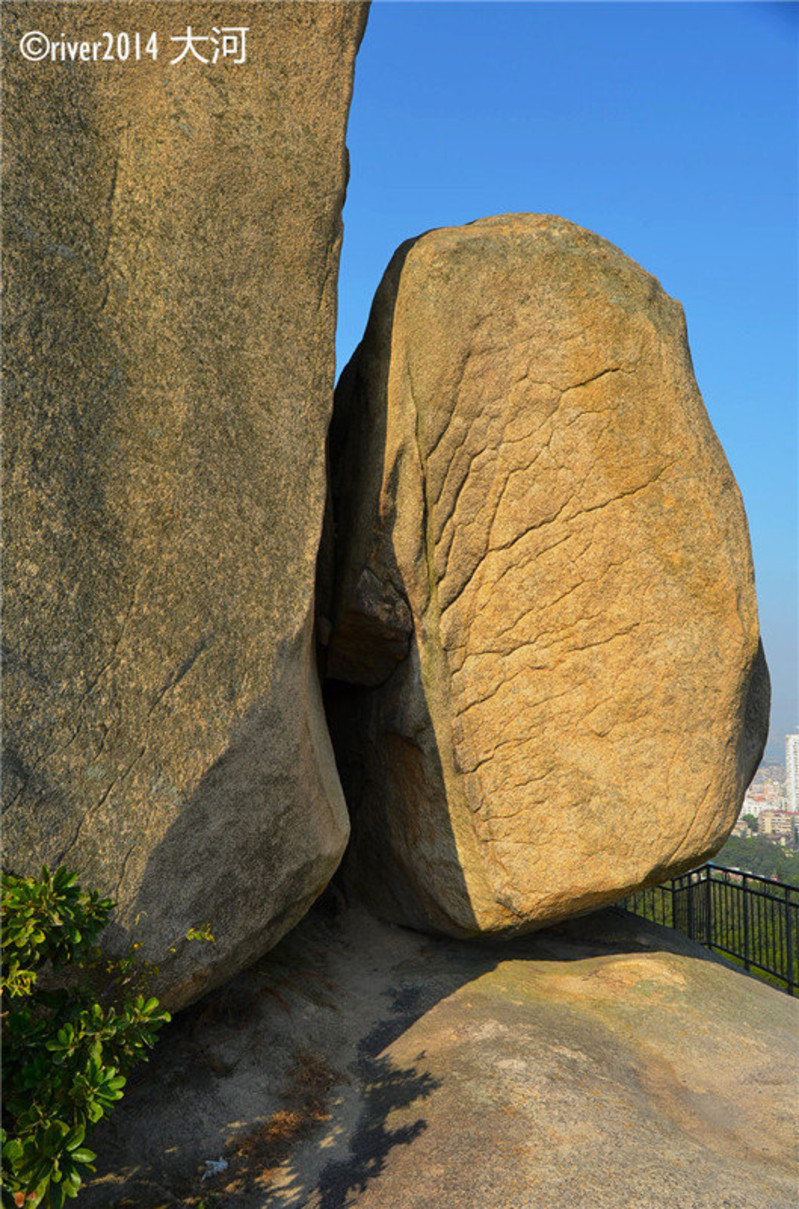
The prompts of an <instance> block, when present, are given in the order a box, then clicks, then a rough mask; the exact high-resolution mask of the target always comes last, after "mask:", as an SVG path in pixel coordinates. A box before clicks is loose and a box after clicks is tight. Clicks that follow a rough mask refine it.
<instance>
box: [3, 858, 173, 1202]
mask: <svg viewBox="0 0 799 1209" xmlns="http://www.w3.org/2000/svg"><path fill="white" fill-rule="evenodd" d="M113 907H114V904H113V902H112V901H111V900H110V899H108V898H102V897H101V896H100V895H99V894H98V893H97V892H96V891H94V890H83V889H81V887H80V886H78V884H77V877H76V875H75V874H74V873H69V872H67V870H66V869H63V868H62V869H58V870H57V871H56V872H55V873H52V874H51V873H50V871H49V870H48V869H47V868H44V869H42V872H41V876H40V877H38V878H32V877H17V876H15V875H14V874H11V873H5V872H4V873H3V878H2V920H3V940H2V950H3V974H2V980H1V983H0V985H1V986H2V1034H3V1067H4V1074H3V1091H4V1095H3V1112H2V1204H3V1209H10V1207H12V1206H13V1207H20V1206H29V1207H30V1209H35V1207H36V1206H39V1205H41V1206H43V1207H44V1209H61V1206H62V1205H63V1204H64V1201H65V1199H67V1198H71V1197H75V1196H76V1195H77V1193H78V1189H79V1188H80V1186H81V1183H82V1180H83V1177H84V1175H85V1173H86V1172H87V1171H93V1170H94V1168H93V1166H92V1162H93V1160H94V1158H95V1155H94V1153H93V1152H92V1151H91V1150H89V1149H88V1148H87V1147H86V1146H85V1145H84V1139H85V1137H86V1133H87V1131H88V1130H89V1129H90V1128H91V1127H92V1126H93V1125H96V1124H97V1122H98V1121H100V1120H101V1119H102V1118H103V1117H104V1116H106V1115H107V1114H108V1113H109V1112H110V1111H111V1109H112V1108H113V1107H114V1104H115V1103H116V1101H117V1100H119V1099H120V1098H121V1096H122V1089H123V1087H124V1086H125V1082H126V1078H127V1075H128V1073H129V1072H130V1070H131V1069H132V1067H133V1066H135V1065H136V1063H137V1062H140V1061H141V1060H142V1059H145V1058H146V1057H147V1051H148V1050H149V1049H150V1048H152V1046H153V1045H154V1044H155V1039H156V1034H157V1032H158V1029H159V1028H160V1027H161V1026H162V1025H163V1024H164V1023H165V1022H166V1021H168V1020H169V1014H168V1012H165V1011H162V1010H159V1003H158V1000H157V999H155V998H153V997H151V996H150V997H148V996H147V995H146V993H141V990H142V984H143V983H146V981H147V978H148V968H147V967H146V966H143V965H142V964H141V963H137V962H136V961H135V954H134V952H133V950H131V951H130V953H129V954H128V955H127V956H126V957H124V958H121V959H119V960H108V959H106V958H104V957H103V956H102V954H101V952H100V949H99V947H98V945H97V940H98V937H99V935H100V933H101V932H102V930H103V929H104V928H105V926H106V924H107V923H108V922H109V919H110V916H111V912H112V910H113ZM134 948H135V946H134ZM149 972H151V971H149Z"/></svg>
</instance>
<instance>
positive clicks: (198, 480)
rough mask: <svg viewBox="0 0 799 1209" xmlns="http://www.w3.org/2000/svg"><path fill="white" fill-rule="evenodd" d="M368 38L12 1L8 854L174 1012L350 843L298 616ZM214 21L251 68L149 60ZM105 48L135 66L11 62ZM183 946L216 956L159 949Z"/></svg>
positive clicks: (304, 597) (282, 17) (333, 25)
mask: <svg viewBox="0 0 799 1209" xmlns="http://www.w3.org/2000/svg"><path fill="white" fill-rule="evenodd" d="M365 17H366V8H365V6H364V5H361V4H355V3H351V4H343V3H342V4H338V3H330V4H312V3H307V4H306V3H296V4H282V3H278V4H270V3H265V4H252V3H247V4H237V3H235V0H234V2H233V3H231V4H229V5H227V6H226V7H225V8H224V11H223V10H222V9H219V8H218V7H217V6H214V5H211V6H209V5H208V4H203V3H197V4H193V3H183V4H181V5H179V6H174V5H164V4H158V3H137V4H129V5H125V4H104V3H92V4H88V3H70V4H46V5H41V4H35V3H34V4H18V3H13V2H11V3H8V4H4V6H3V32H4V38H5V39H6V41H7V45H8V47H9V50H8V54H7V55H6V61H5V93H4V108H5V118H6V124H5V154H4V179H5V184H4V222H5V245H4V246H5V279H6V300H5V331H6V406H5V417H4V425H5V448H4V458H5V462H4V475H5V505H6V507H5V517H6V519H5V543H6V554H5V562H4V577H5V591H4V639H5V644H6V653H5V664H4V672H5V677H4V688H5V700H4V720H5V742H6V754H5V762H4V773H5V776H4V783H5V784H4V787H5V792H6V813H5V820H4V822H5V844H6V859H7V861H8V862H9V864H10V865H11V866H13V867H15V868H16V869H17V870H18V871H20V872H30V871H33V870H36V869H37V868H38V866H40V865H41V863H42V862H47V863H49V864H50V865H57V864H60V863H62V862H63V863H66V864H67V865H69V866H70V867H71V868H74V869H76V870H77V871H78V872H79V873H80V875H81V878H82V880H83V881H85V882H86V883H87V884H90V885H96V886H98V887H100V888H102V889H103V890H104V891H106V892H109V893H111V894H112V895H113V896H114V897H115V898H116V899H117V900H118V901H119V903H120V911H119V913H118V920H119V923H120V924H121V925H122V927H123V929H124V928H127V926H128V925H129V924H130V923H131V921H132V920H133V919H134V918H137V917H138V918H139V925H138V935H139V937H140V939H141V940H142V941H143V942H144V951H145V953H146V955H147V956H148V957H150V958H151V959H153V960H156V961H159V962H161V964H162V975H163V977H162V982H161V986H162V987H169V988H171V992H170V1002H171V1003H173V1004H174V1003H177V1002H185V1001H186V1000H187V999H190V998H192V997H193V996H196V995H197V994H199V993H200V992H201V991H202V990H203V989H204V988H205V987H207V986H209V985H211V984H212V983H213V982H215V981H218V980H220V979H221V978H223V977H225V976H227V975H229V974H231V973H233V972H235V971H236V970H238V969H240V968H241V967H242V966H243V965H245V964H246V963H247V962H248V961H249V960H251V959H253V958H254V957H256V956H257V955H258V954H259V953H261V952H262V951H263V950H264V949H265V948H266V947H267V946H268V945H269V944H271V943H274V942H275V941H276V940H277V939H278V938H279V937H280V936H281V935H282V934H283V933H284V932H285V931H286V930H287V929H288V928H289V927H290V926H291V924H292V923H294V922H295V921H296V920H297V919H298V918H299V917H300V916H301V915H302V913H303V912H304V911H305V910H306V909H307V907H308V905H309V904H310V902H311V901H312V900H313V899H314V897H315V896H316V895H317V894H318V893H319V892H320V891H321V890H322V888H323V887H324V886H325V884H326V882H327V880H328V878H329V877H330V875H331V873H332V871H333V870H334V869H335V867H336V865H337V863H338V861H339V859H340V856H341V852H342V850H343V848H344V845H345V843H346V839H347V834H348V822H347V818H346V810H345V806H344V801H343V798H342V795H341V788H340V785H339V781H338V777H337V774H336V769H335V764H334V760H333V756H332V751H331V748H330V743H329V738H328V734H327V728H326V725H325V720H324V714H323V711H322V707H321V699H320V694H319V688H318V682H317V676H316V670H315V666H314V662H313V656H312V649H311V625H312V616H311V614H312V599H313V591H314V574H315V561H316V555H317V548H318V543H319V534H320V530H321V523H322V512H323V506H324V498H325V475H324V442H325V433H326V430H327V426H328V422H329V419H330V413H331V408H332V388H333V373H334V353H333V339H334V328H335V307H336V278H337V269H338V258H339V247H340V240H341V229H342V228H341V208H342V204H343V200H344V191H345V184H346V175H347V157H346V149H345V145H344V135H345V125H346V119H347V112H348V107H349V103H350V97H351V91H352V78H353V67H354V60H355V53H356V50H357V47H358V43H359V40H360V37H361V34H362V31H363V27H364V22H365ZM214 24H216V25H218V26H222V25H225V26H232V27H237V26H244V27H248V33H247V35H246V36H247V61H246V62H245V63H242V64H235V63H234V62H233V61H232V58H231V57H227V58H223V59H220V61H219V62H218V63H216V64H210V65H205V64H202V63H200V62H197V61H196V60H195V58H194V56H193V55H192V54H189V55H188V56H187V57H186V58H185V59H184V61H183V62H181V63H178V64H174V65H170V60H171V59H173V58H175V57H176V56H177V55H178V54H179V53H180V51H181V50H182V49H183V46H182V44H181V43H177V44H176V43H174V42H170V38H171V37H172V36H183V38H184V39H185V35H186V30H187V27H188V26H189V25H191V26H192V28H193V30H194V33H195V34H199V35H203V36H206V35H208V34H210V33H211V26H213V25H214ZM126 28H127V29H129V30H130V31H131V33H132V32H133V31H134V29H138V30H147V31H149V30H155V31H156V32H157V33H158V36H159V55H158V61H157V62H152V61H151V60H150V58H149V57H147V55H145V56H144V57H143V59H142V61H140V62H138V63H133V62H128V63H119V62H116V63H106V62H102V61H100V62H89V63H80V62H78V63H66V64H63V63H60V62H56V63H51V62H37V63H26V62H25V61H24V60H23V58H22V56H21V55H20V54H19V53H17V50H16V47H17V43H18V40H19V37H20V35H21V33H22V32H24V31H26V30H31V29H42V30H43V31H44V32H45V33H48V34H49V35H50V36H51V37H54V38H55V39H56V40H58V39H60V37H61V34H62V32H64V33H66V34H67V36H68V38H69V39H70V40H72V39H74V40H79V39H89V40H90V39H92V38H100V37H101V36H102V31H103V30H106V29H108V30H114V31H118V30H124V29H126ZM198 46H199V49H200V53H206V54H208V53H210V51H211V49H212V48H211V44H210V43H208V42H204V43H198ZM203 920H208V921H210V923H211V925H212V927H213V931H214V933H215V935H216V938H217V943H216V945H215V946H198V945H193V946H192V945H186V944H184V943H181V942H180V938H181V937H182V936H183V935H184V933H185V931H186V929H187V928H188V927H189V926H190V925H192V924H196V923H198V922H200V921H203ZM120 939H122V937H121V936H120ZM172 945H177V952H174V953H170V951H169V950H170V946H172Z"/></svg>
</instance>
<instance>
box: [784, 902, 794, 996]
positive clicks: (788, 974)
mask: <svg viewBox="0 0 799 1209" xmlns="http://www.w3.org/2000/svg"><path fill="white" fill-rule="evenodd" d="M792 940H793V937H792V936H791V891H790V890H789V889H788V887H787V886H786V887H785V950H786V956H787V958H788V968H787V970H786V971H785V977H786V981H787V983H788V994H789V995H793V993H794V990H795V988H796V982H795V980H794V976H793V953H792V951H791V949H792V945H791V941H792Z"/></svg>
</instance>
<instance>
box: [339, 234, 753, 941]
mask: <svg viewBox="0 0 799 1209" xmlns="http://www.w3.org/2000/svg"><path fill="white" fill-rule="evenodd" d="M331 462H332V468H333V501H334V515H335V523H336V527H337V531H338V532H339V534H340V535H341V537H340V545H339V550H338V559H337V562H336V566H335V570H334V571H333V572H332V573H327V574H326V576H324V577H323V592H322V606H321V607H322V608H323V609H324V610H325V611H326V613H327V614H329V619H330V620H331V621H332V636H331V638H330V642H329V645H328V655H327V672H328V675H329V677H331V679H332V680H333V681H337V682H339V683H338V684H337V685H333V686H331V694H330V696H331V702H330V717H331V721H332V729H333V737H334V745H335V746H336V750H337V756H338V760H339V767H340V770H341V772H342V777H343V781H344V786H345V792H346V794H347V797H348V801H349V803H350V805H351V808H352V813H353V841H352V845H351V850H350V855H349V857H348V862H347V867H348V876H349V878H350V881H351V883H352V884H353V885H354V886H357V888H358V889H359V891H361V892H363V893H364V894H365V896H366V899H367V901H368V902H369V903H370V904H371V905H372V906H373V907H374V908H375V909H377V910H378V912H380V913H381V914H382V915H384V916H385V917H387V918H389V919H392V920H395V921H397V922H401V923H409V924H413V925H415V926H419V927H427V928H434V929H438V930H441V931H444V932H448V933H451V934H455V935H473V934H476V933H513V932H516V931H518V930H523V929H525V928H527V927H530V926H536V925H539V924H541V923H543V922H545V921H548V920H554V919H557V918H560V917H563V916H566V915H568V914H570V913H574V912H577V911H583V910H586V909H588V908H591V907H595V906H598V905H600V904H602V903H604V902H607V901H612V900H614V899H616V898H618V897H619V896H620V895H622V894H623V893H624V892H625V891H626V890H627V889H628V888H629V887H632V886H636V885H641V884H642V883H647V882H655V881H659V880H662V879H664V878H665V877H667V876H668V875H670V874H673V873H676V872H679V871H682V870H684V869H686V868H689V867H691V866H692V865H694V864H697V863H699V862H701V861H702V860H703V859H705V858H707V857H708V856H709V855H711V854H712V853H713V852H715V851H716V850H717V849H718V848H719V847H720V845H721V844H722V843H723V841H724V839H725V837H726V835H727V833H728V831H729V829H730V828H731V826H732V824H733V822H734V820H735V817H736V815H737V812H738V809H739V806H740V802H741V799H742V796H743V792H744V789H745V787H746V785H747V784H748V782H749V780H750V779H751V776H752V774H753V772H754V769H755V768H756V766H757V763H758V761H759V759H760V756H761V754H762V749H763V744H764V742H765V737H766V730H767V718H768V675H767V671H766V668H765V662H764V659H763V655H762V650H761V648H760V646H759V637H758V625H757V613H756V604H755V592H754V583H753V574H752V563H751V555H750V549H749V539H748V533H747V526H746V520H745V516H744V512H743V507H742V503H741V499H740V495H739V492H738V489H737V487H736V484H735V481H734V479H733V477H732V474H731V472H730V469H729V467H728V465H727V462H726V460H725V458H724V454H723V452H722V450H721V447H720V445H719V443H718V440H717V439H716V436H715V434H714V432H713V430H712V428H711V426H710V423H709V421H708V418H707V415H706V412H705V409H704V406H703V404H702V400H701V397H700V395H699V391H698V389H697V387H696V383H695V380H694V376H693V371H692V367H691V359H690V354H689V351H688V343H687V338H686V332H685V323H684V319H683V313H682V309H681V307H680V306H679V304H678V303H676V302H675V301H674V300H673V299H671V298H669V297H668V296H667V295H666V294H665V293H664V292H663V290H662V289H661V288H660V286H659V285H658V283H657V281H655V280H654V278H652V277H651V276H649V275H648V274H647V273H645V272H644V271H643V270H642V269H641V268H640V267H639V266H638V265H637V264H635V263H634V262H632V261H631V260H629V259H628V258H627V257H626V256H624V255H623V254H622V253H621V252H620V251H619V250H618V249H617V248H615V247H613V246H612V245H611V244H609V243H607V242H606V241H605V240H603V239H600V238H598V237H597V236H595V235H592V234H591V233H589V232H587V231H584V230H582V229H581V228H579V227H576V226H574V225H573V224H571V223H568V222H565V221H563V220H562V219H558V218H551V217H546V216H540V215H510V216H505V217H499V218H490V219H484V220H481V221H479V222H476V223H473V224H471V225H470V226H467V227H464V228H459V229H444V230H438V231H432V232H429V233H428V234H426V235H423V236H422V237H420V238H419V239H418V240H415V241H411V242H409V243H407V244H405V245H403V246H402V247H401V248H400V249H399V251H398V252H397V254H396V255H395V257H394V259H393V260H392V262H391V264H390V265H389V268H388V270H387V271H386V274H385V277H384V279H383V282H382V284H381V286H380V288H379V290H378V293H377V296H376V298H375V302H374V305H373V309H372V313H371V316H370V320H369V326H368V328H367V331H366V335H365V337H364V340H363V343H362V345H361V346H360V348H359V349H358V351H357V353H356V354H355V356H354V358H353V360H352V362H351V363H350V365H349V366H348V368H347V370H346V372H345V374H344V375H343V377H342V381H341V383H340V386H339V392H338V396H337V403H336V416H335V420H334V429H333V432H332V437H331ZM331 576H332V578H331ZM328 628H329V627H328ZM356 686H360V687H356Z"/></svg>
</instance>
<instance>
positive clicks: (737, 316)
mask: <svg viewBox="0 0 799 1209" xmlns="http://www.w3.org/2000/svg"><path fill="white" fill-rule="evenodd" d="M797 14H799V8H798V7H797V5H796V4H794V3H775V4H771V3H758V2H744V3H724V2H722V3H709V2H705V3H701V2H700V3H694V2H690V0H689V2H686V3H673V4H672V3H651V2H650V3H646V2H640V3H639V2H637V0H632V2H624V0H620V2H616V3H607V2H603V0H600V2H597V3H582V2H579V0H577V2H574V3H551V2H524V0H523V2H520V3H488V2H482V3H481V2H477V3H460V2H457V0H456V2H454V3H452V2H450V3H437V2H421V0H411V2H406V3H395V2H392V0H374V2H373V4H372V7H371V11H370V15H369V21H368V24H367V29H366V35H365V37H364V41H363V45H362V47H361V50H360V53H359V57H358V63H357V67H356V74H355V94H354V98H353V104H352V110H351V115H350V124H349V134H348V140H347V141H348V145H349V149H350V156H351V179H350V186H349V193H348V199H347V205H346V208H345V211H344V222H345V235H344V246H343V253H342V263H341V275H340V286H339V300H340V301H339V308H340V309H339V328H338V340H337V346H338V369H339V371H340V370H341V368H342V367H343V365H344V364H345V362H346V360H348V359H349V356H350V354H351V352H352V351H353V349H354V347H355V345H356V344H357V343H358V341H359V340H360V337H361V335H362V333H363V329H364V327H365V324H366V319H367V316H368V311H369V306H370V304H371V300H372V297H373V295H374V291H375V289H376V287H377V284H378V282H379V280H380V277H381V275H382V273H383V270H384V269H385V266H386V264H387V263H388V260H389V259H390V257H391V254H392V253H393V251H394V249H395V248H396V247H397V245H398V244H400V243H401V242H402V241H403V240H404V239H407V238H409V237H411V236H414V235H417V234H419V233H420V232H422V231H424V230H427V229H429V228H431V227H438V226H449V225H457V224H460V223H464V222H470V221H472V220H473V219H476V218H480V217H483V216H484V215H487V214H501V213H505V212H511V211H534V212H539V213H549V214H559V215H561V216H562V217H564V218H568V219H571V220H572V221H574V222H577V223H579V224H580V225H581V226H585V227H588V228H589V229H591V230H593V231H596V232H597V233H598V234H600V235H602V236H604V237H605V238H606V239H609V240H611V241H612V242H613V243H615V244H617V245H618V246H619V247H620V248H621V249H622V250H623V251H624V252H626V253H627V254H628V255H630V256H632V257H633V258H634V259H635V260H637V261H638V262H639V263H640V264H641V265H642V266H643V267H644V268H645V269H647V270H648V271H649V272H650V273H653V274H654V275H655V276H656V277H657V278H658V279H659V280H660V282H661V284H662V285H663V287H664V289H665V290H666V291H667V292H668V293H669V294H671V295H672V296H673V297H675V298H678V299H679V300H680V301H681V302H682V304H683V306H684V307H685V312H686V318H687V322H688V334H689V339H690V344H691V352H692V356H693V360H694V367H695V371H696V377H697V381H698V383H699V387H700V390H701V391H702V394H703V397H704V400H705V404H706V406H707V409H708V413H709V415H710V418H711V421H712V423H713V426H714V428H715V429H716V432H717V434H718V436H719V439H720V440H721V443H722V445H723V447H724V450H725V453H726V455H727V458H728V460H729V462H730V465H731V466H732V469H733V473H734V474H735V477H736V479H737V481H738V484H739V486H740V488H741V492H742V495H743V499H744V504H745V507H746V511H747V515H748V518H749V525H750V531H751V536H752V546H753V553H754V560H755V571H756V577H757V589H758V602H759V610H760V620H761V629H762V633H763V641H764V645H765V648H766V657H767V659H768V662H769V667H770V670H771V678H772V692H773V703H772V724H771V734H770V740H769V747H768V754H769V755H770V756H772V757H774V758H779V757H780V755H782V756H783V757H784V751H785V735H786V734H787V733H789V732H791V731H794V730H796V729H797V725H799V702H798V701H797V696H798V687H797V678H798V673H797V629H798V626H797V415H796V386H797V334H796V333H797V270H796V256H797V184H796V168H797V133H798V132H797V99H796V97H797V93H796V83H797V66H796V30H797Z"/></svg>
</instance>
